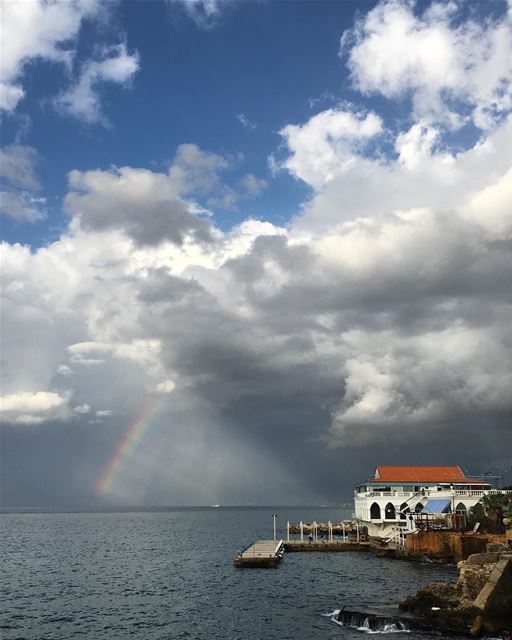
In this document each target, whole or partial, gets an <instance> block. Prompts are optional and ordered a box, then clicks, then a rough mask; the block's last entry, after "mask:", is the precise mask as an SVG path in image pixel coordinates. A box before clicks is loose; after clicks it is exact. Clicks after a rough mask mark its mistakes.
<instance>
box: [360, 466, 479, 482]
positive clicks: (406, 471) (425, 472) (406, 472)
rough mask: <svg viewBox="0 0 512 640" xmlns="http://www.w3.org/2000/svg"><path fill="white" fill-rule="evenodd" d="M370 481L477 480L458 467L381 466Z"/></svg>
mask: <svg viewBox="0 0 512 640" xmlns="http://www.w3.org/2000/svg"><path fill="white" fill-rule="evenodd" d="M370 482H378V483H379V484H382V483H383V482H479V483H481V481H480V480H473V479H471V478H466V476H465V475H464V472H463V471H462V469H461V468H460V467H381V466H378V467H377V468H376V469H375V476H374V477H373V478H372V479H371V480H370Z"/></svg>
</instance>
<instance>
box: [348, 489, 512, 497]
mask: <svg viewBox="0 0 512 640" xmlns="http://www.w3.org/2000/svg"><path fill="white" fill-rule="evenodd" d="M488 493H491V494H499V493H512V490H509V489H507V490H500V489H492V490H487V491H484V490H474V489H454V490H452V491H450V490H449V489H441V490H440V491H439V490H438V489H435V490H432V491H429V490H428V489H425V490H422V491H367V492H365V493H356V494H355V498H360V499H364V498H412V497H413V496H416V497H417V498H443V497H445V496H468V497H473V498H481V497H482V496H484V495H486V494H488Z"/></svg>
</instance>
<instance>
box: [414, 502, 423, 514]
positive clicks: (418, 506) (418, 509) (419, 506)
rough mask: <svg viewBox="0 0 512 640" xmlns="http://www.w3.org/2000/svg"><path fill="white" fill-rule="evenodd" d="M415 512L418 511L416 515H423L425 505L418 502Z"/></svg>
mask: <svg viewBox="0 0 512 640" xmlns="http://www.w3.org/2000/svg"><path fill="white" fill-rule="evenodd" d="M414 511H416V513H421V512H422V511H423V504H422V503H421V502H418V504H417V505H416V506H415V507H414Z"/></svg>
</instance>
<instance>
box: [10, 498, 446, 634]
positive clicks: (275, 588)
mask: <svg viewBox="0 0 512 640" xmlns="http://www.w3.org/2000/svg"><path fill="white" fill-rule="evenodd" d="M272 513H276V514H277V515H278V527H279V526H281V527H284V526H286V521H287V520H290V521H291V522H298V521H299V520H300V519H302V520H304V521H311V520H315V519H316V520H317V521H319V522H326V521H327V520H329V519H330V520H332V521H339V520H340V519H341V518H342V517H347V515H349V514H348V513H347V512H343V511H340V510H327V509H306V508H302V509H298V508H297V509H291V508H280V507H276V508H268V509H266V508H217V509H212V508H205V509H157V510H152V509H146V510H137V511H118V510H110V511H101V512H83V511H82V512H74V513H69V512H65V513H64V512H52V513H42V512H37V513H34V512H31V513H28V512H23V513H20V512H8V513H3V514H1V516H0V523H1V537H2V543H1V548H0V554H1V558H0V567H1V569H0V571H1V589H2V594H1V611H0V637H1V638H2V640H11V639H15V638H16V639H21V638H24V639H27V640H28V639H34V640H42V639H44V638H51V639H55V640H56V639H66V640H68V639H72V638H91V639H95V640H96V639H101V638H115V639H118V638H119V639H124V638H136V639H140V640H156V639H162V640H163V639H175V638H191V639H194V640H214V639H219V640H271V639H276V640H277V639H278V640H286V639H289V640H317V639H318V640H334V639H341V638H364V637H367V636H368V635H369V634H367V633H365V632H364V631H357V630H353V629H349V628H347V627H342V626H339V625H338V624H336V623H335V622H333V620H332V619H331V618H330V616H329V615H326V614H329V613H330V612H332V611H334V610H335V609H340V608H341V607H343V606H345V607H347V608H355V609H363V610H364V609H365V608H367V607H372V608H374V607H376V606H378V607H379V606H387V605H392V604H396V603H398V602H399V601H400V600H401V599H403V598H404V597H405V596H407V595H409V594H411V593H413V592H414V591H415V590H416V589H418V588H419V587H420V586H422V585H424V584H426V583H428V582H435V581H450V580H455V579H456V570H455V568H454V567H450V566H436V565H432V564H429V563H421V562H406V561H398V560H392V559H379V558H375V557H374V556H373V555H371V554H366V553H355V552H354V553H352V552H349V553H332V554H328V553H318V554H317V553H304V554H300V553H290V554H287V555H285V557H284V559H283V561H282V562H281V564H280V566H279V567H278V568H277V569H236V568H234V566H233V557H234V555H235V553H236V551H237V550H241V549H243V548H245V547H247V546H248V545H249V544H251V543H252V542H254V541H255V540H257V539H263V538H271V536H272V517H271V516H272ZM283 537H284V536H283ZM394 635H401V636H403V637H407V638H408V639H410V640H413V639H414V638H423V639H424V638H429V637H437V638H439V637H440V636H439V635H437V636H429V635H428V634H418V633H417V632H410V633H407V634H394Z"/></svg>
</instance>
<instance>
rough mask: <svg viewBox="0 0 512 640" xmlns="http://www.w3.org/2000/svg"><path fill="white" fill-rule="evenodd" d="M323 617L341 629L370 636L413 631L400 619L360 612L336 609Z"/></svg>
mask: <svg viewBox="0 0 512 640" xmlns="http://www.w3.org/2000/svg"><path fill="white" fill-rule="evenodd" d="M323 615H324V616H326V617H328V618H329V619H330V620H331V621H332V622H334V623H336V624H338V625H340V626H341V627H350V628H351V629H355V630H356V631H363V632H365V633H369V634H384V633H410V632H411V631H412V630H413V629H412V628H411V627H410V626H409V625H408V623H406V622H404V621H403V620H400V619H399V618H392V617H386V616H377V615H373V614H367V613H360V612H359V611H346V610H343V609H335V610H334V611H332V612H331V613H325V614H323Z"/></svg>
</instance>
